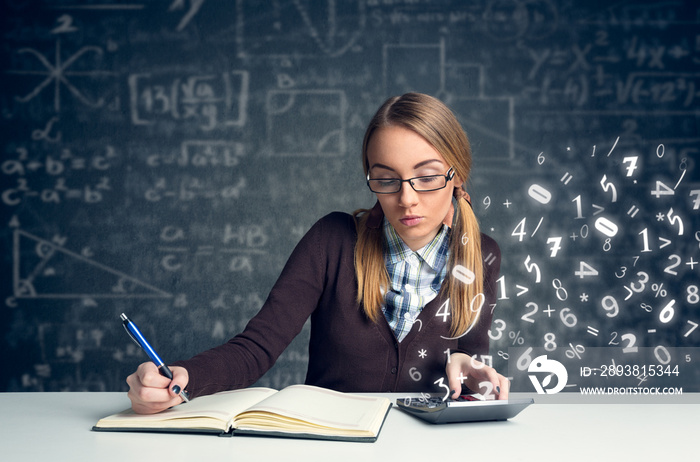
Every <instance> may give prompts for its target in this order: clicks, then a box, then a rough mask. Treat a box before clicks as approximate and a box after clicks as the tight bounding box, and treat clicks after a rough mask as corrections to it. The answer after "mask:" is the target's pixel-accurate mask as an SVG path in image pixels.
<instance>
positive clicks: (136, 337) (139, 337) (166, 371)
mask: <svg viewBox="0 0 700 462" xmlns="http://www.w3.org/2000/svg"><path fill="white" fill-rule="evenodd" d="M120 318H121V320H122V324H123V325H124V329H125V330H126V333H127V334H129V337H131V339H132V340H133V341H134V342H136V344H137V345H138V346H140V347H141V348H142V349H143V350H144V351H145V352H146V354H147V355H148V357H149V358H151V361H153V363H154V364H155V365H156V367H158V371H159V372H160V375H162V376H164V377H167V378H169V379H170V380H172V379H173V373H172V371H171V370H170V368H169V367H168V366H167V365H166V364H165V363H164V362H163V360H162V359H160V356H158V353H156V350H154V349H153V347H152V346H151V345H150V344H149V343H148V341H147V340H146V337H144V336H143V334H142V333H141V331H140V330H139V328H138V327H136V324H134V323H133V322H131V321H130V320H129V318H127V317H126V315H125V314H124V313H122V314H121V316H120ZM179 395H180V397H181V398H182V400H183V401H184V402H186V403H187V402H189V401H190V399H189V396H187V392H186V391H185V390H181V391H180V393H179Z"/></svg>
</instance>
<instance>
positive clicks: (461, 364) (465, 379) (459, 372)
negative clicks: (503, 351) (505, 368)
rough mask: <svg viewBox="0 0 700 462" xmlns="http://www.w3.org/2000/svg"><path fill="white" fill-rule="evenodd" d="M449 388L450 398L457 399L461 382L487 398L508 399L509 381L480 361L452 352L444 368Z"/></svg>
mask: <svg viewBox="0 0 700 462" xmlns="http://www.w3.org/2000/svg"><path fill="white" fill-rule="evenodd" d="M445 370H446V372H447V381H448V383H449V386H450V390H454V393H452V396H450V398H452V399H457V398H458V397H459V395H460V393H461V391H462V384H464V385H466V386H467V387H469V389H470V390H472V391H475V392H479V393H481V394H482V395H484V396H485V397H487V399H488V398H489V397H490V396H493V398H494V399H508V389H509V388H510V381H509V380H508V379H507V378H505V377H504V376H502V375H501V374H499V373H498V372H496V369H494V368H493V367H489V366H487V365H486V364H484V363H482V362H481V361H477V360H476V359H474V358H472V357H471V356H468V355H466V354H464V353H452V354H451V355H450V360H449V362H448V363H447V367H446V368H445Z"/></svg>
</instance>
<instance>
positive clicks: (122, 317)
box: [119, 313, 127, 321]
mask: <svg viewBox="0 0 700 462" xmlns="http://www.w3.org/2000/svg"><path fill="white" fill-rule="evenodd" d="M119 318H120V319H121V320H122V321H126V320H127V317H126V315H125V314H124V313H122V314H121V316H119Z"/></svg>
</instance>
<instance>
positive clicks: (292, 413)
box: [249, 385, 388, 430]
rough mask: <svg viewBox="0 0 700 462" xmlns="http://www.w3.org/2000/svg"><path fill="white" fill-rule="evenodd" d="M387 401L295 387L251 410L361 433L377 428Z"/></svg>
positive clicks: (321, 389) (314, 388)
mask: <svg viewBox="0 0 700 462" xmlns="http://www.w3.org/2000/svg"><path fill="white" fill-rule="evenodd" d="M387 402H388V400H387V399H386V398H378V397H369V396H360V395H354V394H348V393H340V392H337V391H333V390H327V389H324V388H318V387H313V386H309V385H292V386H290V387H287V388H285V389H284V390H281V391H279V392H278V393H276V394H275V395H273V396H270V397H269V398H266V399H265V400H264V401H262V402H260V403H258V404H257V405H254V406H252V407H251V408H250V409H249V411H263V412H272V413H276V414H281V415H285V416H289V417H291V418H294V419H299V420H303V421H307V422H311V423H313V424H317V425H321V426H324V427H332V428H339V429H347V430H361V429H370V428H373V427H376V426H377V424H376V422H377V420H378V419H377V415H381V417H382V418H383V417H384V412H386V409H387V405H386V403H387ZM379 421H380V422H381V419H379Z"/></svg>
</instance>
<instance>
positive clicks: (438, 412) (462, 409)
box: [396, 395, 535, 424]
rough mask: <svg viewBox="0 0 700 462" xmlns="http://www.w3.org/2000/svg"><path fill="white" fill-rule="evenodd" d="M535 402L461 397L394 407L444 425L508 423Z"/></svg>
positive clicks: (408, 400)
mask: <svg viewBox="0 0 700 462" xmlns="http://www.w3.org/2000/svg"><path fill="white" fill-rule="evenodd" d="M534 402H535V401H534V400H533V399H509V400H485V399H482V398H478V397H475V396H473V395H462V396H460V397H459V398H457V399H455V400H452V399H448V400H443V399H442V398H426V397H421V398H404V399H397V400H396V405H397V406H398V407H399V409H401V410H402V411H404V412H406V413H408V414H410V415H412V416H414V417H417V418H419V419H422V420H425V421H426V422H430V423H433V424H445V423H457V422H487V421H493V420H508V419H510V418H513V417H515V416H516V415H518V414H519V413H520V411H522V410H523V409H525V408H526V407H528V406H529V405H530V404H532V403H534Z"/></svg>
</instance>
